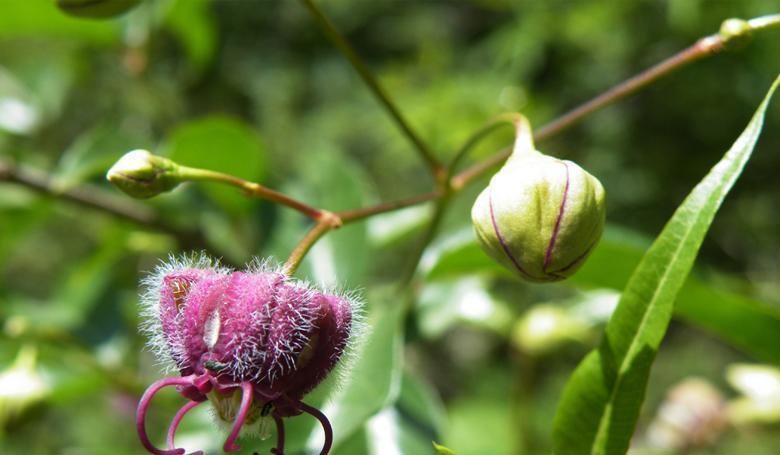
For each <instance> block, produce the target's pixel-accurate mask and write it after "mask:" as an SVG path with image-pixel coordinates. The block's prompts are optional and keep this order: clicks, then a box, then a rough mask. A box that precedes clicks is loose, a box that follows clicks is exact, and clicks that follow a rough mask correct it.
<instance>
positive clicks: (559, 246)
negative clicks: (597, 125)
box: [471, 118, 606, 282]
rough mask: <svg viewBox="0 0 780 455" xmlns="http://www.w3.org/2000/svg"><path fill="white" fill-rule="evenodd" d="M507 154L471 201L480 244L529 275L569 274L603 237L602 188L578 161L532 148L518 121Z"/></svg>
mask: <svg viewBox="0 0 780 455" xmlns="http://www.w3.org/2000/svg"><path fill="white" fill-rule="evenodd" d="M517 131H518V136H517V140H516V143H515V148H514V151H513V152H512V156H511V157H510V158H509V160H508V161H507V162H506V164H504V167H502V168H501V170H499V171H498V172H497V173H496V174H495V175H494V176H493V178H492V179H491V180H490V183H489V184H488V186H487V188H485V189H484V190H483V191H482V193H481V194H480V195H479V197H478V198H477V200H476V202H474V206H473V208H472V209H471V218H472V221H473V223H474V229H475V231H476V234H477V238H478V239H479V241H480V243H481V244H482V247H483V248H484V250H485V251H486V252H487V253H488V254H489V255H490V256H491V257H493V258H494V259H496V260H497V261H498V262H500V263H501V264H503V265H505V266H506V267H508V268H510V269H511V270H513V271H515V272H516V273H517V274H519V275H520V277H522V278H524V279H526V280H529V281H540V282H542V281H558V280H562V279H564V278H567V277H568V276H570V275H572V274H573V273H574V272H575V271H576V270H577V269H578V268H579V267H580V266H581V265H582V264H583V262H584V261H585V258H586V257H587V256H588V254H589V253H590V252H591V251H592V250H593V247H594V246H595V245H596V243H597V242H598V240H599V238H600V237H601V232H602V230H603V228H604V220H605V213H606V212H605V204H604V188H603V187H602V186H601V183H600V182H599V181H598V180H597V179H596V178H595V177H593V176H592V175H590V174H588V173H587V172H585V171H584V170H583V169H582V168H581V167H579V166H578V165H577V164H575V163H573V162H571V161H566V160H559V159H556V158H553V157H549V156H546V155H543V154H541V153H540V152H538V151H536V150H535V148H534V144H533V140H532V136H531V129H530V127H529V125H528V121H527V120H525V118H522V119H521V120H519V121H518V122H517Z"/></svg>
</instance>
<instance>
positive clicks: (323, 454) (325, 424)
mask: <svg viewBox="0 0 780 455" xmlns="http://www.w3.org/2000/svg"><path fill="white" fill-rule="evenodd" d="M295 404H296V406H297V407H298V409H299V410H301V411H303V412H305V413H307V414H311V415H313V416H314V418H315V419H317V420H319V421H320V425H322V431H323V432H324V433H325V443H324V444H323V445H322V451H320V455H328V453H329V452H330V448H331V446H333V428H332V427H331V426H330V421H329V420H328V418H327V417H326V416H325V414H323V413H322V411H320V410H319V409H317V408H314V407H312V406H309V405H308V404H306V403H304V402H303V401H298V402H297V403H295Z"/></svg>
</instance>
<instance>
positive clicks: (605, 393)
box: [553, 77, 780, 455]
mask: <svg viewBox="0 0 780 455" xmlns="http://www.w3.org/2000/svg"><path fill="white" fill-rule="evenodd" d="M778 84H780V77H778V79H777V80H775V82H774V84H773V85H772V87H771V88H770V89H769V92H768V93H767V95H766V97H765V98H764V100H763V101H762V103H761V105H760V106H759V107H758V110H757V111H756V113H755V114H754V115H753V118H752V119H751V120H750V123H748V125H747V128H745V131H743V132H742V134H741V135H740V136H739V138H738V139H737V141H736V142H735V143H734V145H733V146H732V147H731V149H730V150H729V151H728V152H726V155H725V156H724V157H723V159H721V161H720V162H719V163H718V164H717V165H716V166H715V167H714V168H712V170H711V171H710V172H709V174H707V176H706V177H705V178H704V179H703V180H702V181H701V182H700V183H699V184H698V185H697V186H696V187H695V188H694V189H693V191H692V192H691V193H690V194H689V195H688V197H687V198H686V199H685V201H684V202H683V203H682V205H681V206H680V207H678V209H677V211H676V212H675V213H674V215H673V216H672V218H671V219H670V220H669V222H668V223H667V224H666V226H665V227H664V229H663V231H662V232H661V234H660V235H659V236H658V238H657V239H656V240H655V242H654V243H653V245H652V246H651V247H650V249H649V250H648V251H647V253H646V254H645V256H644V257H643V258H642V261H641V262H640V263H639V265H638V266H637V268H636V270H634V273H633V274H632V276H631V279H630V280H629V282H628V284H627V285H626V288H625V290H624V291H623V296H622V298H621V300H620V303H619V305H618V308H617V309H616V310H615V313H614V314H613V316H612V318H611V319H610V321H609V323H608V325H607V328H606V333H605V336H604V338H603V340H602V342H601V344H600V346H599V348H598V349H597V350H594V351H592V352H591V353H589V354H588V355H587V356H586V357H585V359H584V360H583V361H582V362H581V363H580V365H579V366H578V367H577V369H576V370H575V372H574V374H573V375H572V377H571V378H570V379H569V382H568V384H567V385H566V388H565V389H564V393H563V397H562V399H561V402H560V404H559V406H558V411H557V414H556V418H555V423H554V428H553V447H554V452H555V453H556V454H557V455H567V454H594V455H595V454H599V455H603V454H623V453H625V452H626V451H627V450H628V446H629V442H630V439H631V436H632V434H633V432H634V428H635V426H636V421H637V418H638V415H639V410H640V407H641V405H642V402H643V401H644V395H645V388H646V385H647V378H648V375H649V373H650V367H651V366H652V363H653V359H654V358H655V354H656V352H657V350H658V346H659V345H660V343H661V340H662V339H663V337H664V334H665V333H666V328H667V326H668V325H669V319H670V318H671V316H672V310H673V306H674V305H673V304H674V300H675V298H676V296H677V293H678V291H679V290H680V288H681V287H682V285H683V283H684V282H685V279H686V277H687V275H688V273H689V272H690V270H691V267H692V266H693V262H694V260H695V258H696V254H697V252H698V250H699V247H700V246H701V243H702V241H703V239H704V236H705V234H706V233H707V230H708V229H709V226H710V224H711V223H712V220H713V218H714V216H715V213H716V212H717V210H718V208H719V207H720V205H721V203H722V202H723V199H724V198H725V196H726V194H727V193H728V192H729V190H730V189H731V187H732V186H733V185H734V182H735V181H736V180H737V178H738V177H739V175H740V173H741V172H742V169H743V167H744V166H745V163H746V162H747V160H748V159H749V158H750V154H751V152H752V151H753V148H754V146H755V144H756V141H757V140H758V136H759V134H760V132H761V127H762V126H763V121H764V114H765V111H766V107H767V104H768V102H769V99H770V97H771V95H772V93H774V91H775V89H776V88H777V86H778Z"/></svg>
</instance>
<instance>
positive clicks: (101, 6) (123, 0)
mask: <svg viewBox="0 0 780 455" xmlns="http://www.w3.org/2000/svg"><path fill="white" fill-rule="evenodd" d="M139 3H141V0H57V7H59V8H60V9H61V10H62V11H64V12H66V13H68V14H70V15H72V16H78V17H89V18H95V19H105V18H109V17H114V16H118V15H120V14H123V13H125V12H127V11H128V10H129V9H130V8H132V7H134V6H136V5H138V4H139Z"/></svg>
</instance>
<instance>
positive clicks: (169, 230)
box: [0, 160, 214, 251]
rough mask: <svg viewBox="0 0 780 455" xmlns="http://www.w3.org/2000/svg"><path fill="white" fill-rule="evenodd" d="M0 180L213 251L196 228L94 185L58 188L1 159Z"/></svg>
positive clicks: (189, 246)
mask: <svg viewBox="0 0 780 455" xmlns="http://www.w3.org/2000/svg"><path fill="white" fill-rule="evenodd" d="M0 181H5V182H10V183H15V184H18V185H22V186H25V187H27V188H30V189H31V190H34V191H36V192H38V193H40V194H44V195H46V196H50V197H53V198H58V199H62V200H66V201H69V202H73V203H75V204H78V205H80V206H82V207H88V208H90V209H94V210H98V211H101V212H104V213H108V214H111V215H114V216H116V217H117V218H120V219H123V220H127V221H130V222H132V223H135V224H138V225H141V226H144V227H148V228H150V229H154V230H157V231H161V232H164V233H166V234H169V235H171V236H172V237H174V238H175V239H176V240H177V241H178V242H179V244H180V246H181V248H183V249H206V250H211V251H214V250H213V249H212V248H211V247H210V245H209V244H208V242H207V241H206V239H205V238H204V237H203V235H202V234H201V233H200V232H198V231H193V230H186V229H182V228H180V227H178V226H175V225H173V224H170V223H168V222H166V221H163V220H162V219H161V218H160V217H159V215H158V214H157V213H156V212H155V211H154V210H152V209H150V208H149V207H147V206H145V205H141V204H136V203H131V202H130V201H128V200H126V199H124V198H120V197H114V196H113V195H112V194H110V193H107V192H105V191H103V190H101V189H99V188H96V187H93V186H81V187H76V188H70V189H66V190H60V189H58V188H57V187H56V185H55V184H54V183H53V182H52V180H51V178H50V177H49V176H47V175H46V174H44V173H42V172H40V171H38V170H34V169H31V168H29V167H26V166H25V167H23V166H18V165H14V164H11V163H8V162H5V161H1V160H0Z"/></svg>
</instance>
